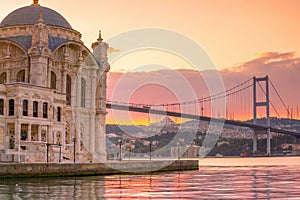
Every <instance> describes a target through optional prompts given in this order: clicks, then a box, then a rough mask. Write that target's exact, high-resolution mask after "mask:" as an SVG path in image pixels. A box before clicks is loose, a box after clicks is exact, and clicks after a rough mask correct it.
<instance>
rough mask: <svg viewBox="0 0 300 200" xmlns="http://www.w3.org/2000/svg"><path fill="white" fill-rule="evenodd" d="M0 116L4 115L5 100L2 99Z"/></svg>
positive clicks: (0, 100) (0, 101)
mask: <svg viewBox="0 0 300 200" xmlns="http://www.w3.org/2000/svg"><path fill="white" fill-rule="evenodd" d="M0 115H4V100H3V99H0Z"/></svg>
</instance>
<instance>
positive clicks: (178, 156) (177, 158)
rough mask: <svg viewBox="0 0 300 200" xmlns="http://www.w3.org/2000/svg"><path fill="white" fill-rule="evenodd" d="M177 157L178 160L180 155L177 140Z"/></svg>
mask: <svg viewBox="0 0 300 200" xmlns="http://www.w3.org/2000/svg"><path fill="white" fill-rule="evenodd" d="M177 159H178V160H179V159H180V156H179V142H177Z"/></svg>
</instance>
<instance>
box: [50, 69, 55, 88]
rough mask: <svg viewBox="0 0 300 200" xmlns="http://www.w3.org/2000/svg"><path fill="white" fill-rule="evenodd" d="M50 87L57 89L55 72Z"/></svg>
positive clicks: (52, 73) (52, 74)
mask: <svg viewBox="0 0 300 200" xmlns="http://www.w3.org/2000/svg"><path fill="white" fill-rule="evenodd" d="M50 88H51V89H56V75H55V73H54V72H51V82H50Z"/></svg>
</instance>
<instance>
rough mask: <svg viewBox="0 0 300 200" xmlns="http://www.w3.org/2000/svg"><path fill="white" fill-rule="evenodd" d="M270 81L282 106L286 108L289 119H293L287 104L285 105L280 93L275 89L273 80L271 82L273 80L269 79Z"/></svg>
mask: <svg viewBox="0 0 300 200" xmlns="http://www.w3.org/2000/svg"><path fill="white" fill-rule="evenodd" d="M269 80H270V83H271V86H272V88H273V89H274V90H275V93H276V94H277V96H278V97H279V99H280V101H281V103H282V105H283V106H284V108H285V110H286V111H287V113H288V117H290V118H292V115H291V113H290V111H289V109H288V107H287V106H286V104H285V103H284V101H283V99H282V98H281V96H280V94H279V92H278V91H277V89H276V88H275V86H274V84H273V82H272V80H271V79H269Z"/></svg>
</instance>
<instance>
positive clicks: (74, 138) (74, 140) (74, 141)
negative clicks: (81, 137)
mask: <svg viewBox="0 0 300 200" xmlns="http://www.w3.org/2000/svg"><path fill="white" fill-rule="evenodd" d="M72 141H73V143H74V144H73V147H74V163H75V162H76V145H75V144H76V137H73V138H72Z"/></svg>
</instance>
